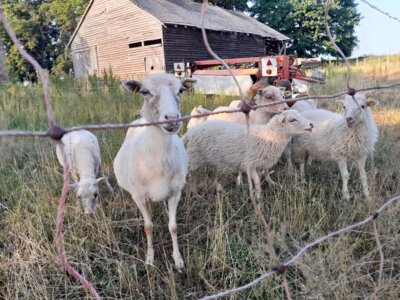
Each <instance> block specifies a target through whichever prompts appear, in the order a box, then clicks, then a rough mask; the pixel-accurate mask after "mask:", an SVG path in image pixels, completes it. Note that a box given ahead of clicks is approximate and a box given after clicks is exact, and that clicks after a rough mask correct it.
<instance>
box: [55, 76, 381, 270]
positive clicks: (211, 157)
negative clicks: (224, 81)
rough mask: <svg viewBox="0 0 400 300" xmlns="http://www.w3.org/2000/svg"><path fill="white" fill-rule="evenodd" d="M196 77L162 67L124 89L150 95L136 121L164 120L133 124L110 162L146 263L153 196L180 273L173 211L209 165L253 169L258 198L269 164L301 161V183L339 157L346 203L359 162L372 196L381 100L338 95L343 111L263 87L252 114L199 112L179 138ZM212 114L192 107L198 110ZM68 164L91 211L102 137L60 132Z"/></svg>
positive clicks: (365, 188) (151, 252) (364, 184)
mask: <svg viewBox="0 0 400 300" xmlns="http://www.w3.org/2000/svg"><path fill="white" fill-rule="evenodd" d="M194 84H195V80H194V79H192V78H186V79H183V80H182V81H181V80H179V79H177V78H175V77H174V76H173V75H171V74H165V73H157V74H152V75H150V76H148V77H147V78H146V79H145V80H144V81H143V83H141V82H139V81H136V80H129V81H125V82H124V83H123V86H124V87H125V89H127V90H128V91H131V92H139V93H140V94H141V95H142V96H143V98H144V104H143V107H142V109H141V118H140V119H138V120H135V121H134V122H133V123H132V124H144V123H148V122H160V121H161V122H163V123H162V124H159V125H156V126H143V127H131V128H129V130H128V131H127V134H126V137H125V140H124V142H123V144H122V146H121V148H120V149H119V151H118V153H117V155H116V157H115V159H114V173H115V176H116V179H117V182H118V185H119V186H120V187H121V188H123V189H124V190H126V191H128V192H129V193H130V194H131V196H132V198H133V200H134V202H135V203H136V205H137V206H138V208H139V210H140V212H141V214H142V215H143V218H144V230H145V233H146V238H147V252H146V263H148V264H152V263H153V262H154V249H153V223H152V218H151V213H150V211H149V209H148V203H147V201H148V200H152V201H155V202H158V201H163V200H166V199H167V200H168V216H169V223H168V227H169V231H170V234H171V237H172V243H173V252H172V257H173V259H174V263H175V267H176V268H177V269H178V270H179V271H181V270H182V269H184V261H183V259H182V256H181V253H180V251H179V247H178V238H177V225H176V211H177V207H178V203H179V200H180V198H181V191H182V188H183V187H184V185H185V183H186V177H187V175H188V173H192V172H195V171H196V170H198V169H199V168H205V167H207V168H210V169H214V170H217V171H218V172H222V173H225V174H238V175H239V178H240V176H241V173H247V175H248V176H249V177H250V178H251V180H252V182H253V184H254V187H255V196H256V197H260V196H261V193H262V190H261V184H260V176H259V173H260V171H264V172H265V175H266V180H267V181H268V182H269V183H271V184H274V182H273V181H272V179H271V177H270V172H269V170H270V169H271V168H272V167H273V166H274V165H275V164H276V163H277V161H278V160H279V158H280V157H281V156H282V155H283V156H286V159H287V160H288V162H289V163H291V160H292V157H293V158H296V159H297V160H298V161H299V162H300V175H301V177H302V178H303V179H304V176H305V165H306V163H309V162H310V161H311V160H317V161H334V162H336V163H337V165H338V167H339V170H340V173H341V177H342V182H343V185H342V194H343V198H345V199H349V198H350V193H349V190H348V180H349V172H348V168H347V162H348V160H350V159H354V160H355V161H356V162H357V166H358V170H359V174H360V180H361V184H362V188H363V193H364V196H365V197H366V198H367V199H370V195H369V189H368V183H367V175H366V172H365V162H366V158H367V156H369V155H371V154H372V153H373V151H374V145H375V143H376V142H377V139H378V129H377V126H376V124H375V123H374V120H373V118H372V113H371V110H370V109H369V107H370V106H371V105H374V104H376V101H375V100H370V99H366V97H365V96H364V95H362V94H356V95H355V96H349V95H347V96H345V97H344V99H343V100H339V101H340V102H341V103H342V104H343V108H344V113H343V114H342V115H341V114H338V113H335V112H332V111H328V110H324V109H317V108H316V105H315V102H314V101H313V100H306V101H298V102H296V103H295V105H293V106H292V107H291V108H290V109H289V107H288V105H287V104H286V103H285V102H282V101H283V100H284V96H283V93H282V92H281V90H280V89H278V88H277V87H275V86H266V87H262V88H260V89H259V90H258V91H257V93H256V95H255V103H256V104H257V105H264V104H268V103H272V102H281V103H278V104H274V105H270V106H262V107H261V108H258V109H256V110H251V111H250V113H249V116H248V122H249V124H251V126H250V127H247V126H246V122H247V120H246V116H245V115H244V113H242V112H233V113H226V112H225V113H221V114H215V115H210V116H208V117H205V116H204V117H203V116H197V117H196V118H195V119H194V118H193V119H191V121H190V123H189V124H188V131H187V132H186V134H185V135H184V136H183V137H182V138H180V137H179V136H178V134H177V133H178V132H179V131H180V129H181V127H182V121H179V120H177V119H179V118H180V117H181V114H180V101H181V99H180V98H181V94H182V93H183V92H185V91H187V90H190V89H192V88H193V86H194ZM238 105H241V101H233V102H232V103H231V104H230V106H228V107H220V108H217V109H216V110H215V111H218V110H225V111H226V110H236V111H237V107H238ZM204 112H208V111H207V110H205V109H204V108H202V107H196V108H194V110H193V111H192V115H196V114H202V113H204ZM62 142H63V144H64V145H65V152H66V160H67V161H68V164H69V165H70V166H71V172H72V175H73V178H74V180H75V181H76V183H74V184H73V186H74V187H75V190H76V195H77V199H78V201H79V202H80V203H81V204H82V205H83V207H84V209H85V213H94V212H95V209H96V203H97V201H98V198H99V188H98V183H99V182H100V181H102V180H105V181H106V182H107V185H108V186H109V188H111V186H110V185H109V183H108V181H107V179H106V178H105V177H101V178H96V177H97V173H98V171H99V168H100V164H101V157H100V149H99V144H98V141H97V138H96V136H94V135H93V134H92V133H91V132H89V131H86V130H80V131H73V132H70V133H68V134H65V135H64V136H63V138H62ZM57 157H58V160H59V161H60V163H61V165H64V160H63V156H62V151H61V149H60V147H59V146H57Z"/></svg>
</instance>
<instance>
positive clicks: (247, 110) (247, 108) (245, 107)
mask: <svg viewBox="0 0 400 300" xmlns="http://www.w3.org/2000/svg"><path fill="white" fill-rule="evenodd" d="M240 109H241V110H242V112H243V113H244V114H246V115H248V114H249V113H250V111H251V110H252V109H253V107H252V106H251V105H250V104H249V103H247V102H245V101H243V102H242V105H241V106H240Z"/></svg>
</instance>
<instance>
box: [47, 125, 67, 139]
mask: <svg viewBox="0 0 400 300" xmlns="http://www.w3.org/2000/svg"><path fill="white" fill-rule="evenodd" d="M65 133H66V131H65V130H64V129H63V128H61V127H60V126H57V125H53V126H51V127H50V128H49V130H47V135H48V136H49V137H51V138H52V139H53V140H56V141H59V140H61V139H62V137H63V136H64V134H65Z"/></svg>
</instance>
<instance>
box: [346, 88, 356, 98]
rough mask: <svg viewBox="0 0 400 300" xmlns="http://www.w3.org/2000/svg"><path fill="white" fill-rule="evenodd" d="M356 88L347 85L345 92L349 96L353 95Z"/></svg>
mask: <svg viewBox="0 0 400 300" xmlns="http://www.w3.org/2000/svg"><path fill="white" fill-rule="evenodd" d="M356 92H357V91H356V89H354V88H352V87H348V88H347V94H349V95H350V96H352V97H353V96H354V95H355V94H356Z"/></svg>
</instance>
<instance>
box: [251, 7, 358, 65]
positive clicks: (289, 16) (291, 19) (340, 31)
mask: <svg viewBox="0 0 400 300" xmlns="http://www.w3.org/2000/svg"><path fill="white" fill-rule="evenodd" d="M252 4H253V5H252V6H251V8H250V9H249V12H250V14H251V15H252V16H254V17H255V18H257V19H258V20H259V21H260V22H263V23H265V24H267V25H268V26H270V27H272V28H274V29H275V30H278V31H279V32H281V33H283V34H285V35H286V36H288V37H289V38H290V39H291V40H290V43H289V45H288V52H291V53H294V54H296V55H298V56H299V57H315V56H318V55H321V54H325V55H327V54H329V55H332V56H336V55H337V53H336V50H335V49H334V48H333V46H332V44H331V43H330V42H329V39H328V37H327V35H326V32H325V26H324V5H325V1H321V0H281V1H272V0H255V1H252ZM329 17H330V20H329V27H330V30H331V32H332V35H333V37H334V39H335V42H336V43H337V44H338V46H339V47H340V48H341V49H342V51H343V52H344V54H345V55H346V56H350V55H351V52H352V51H353V49H354V47H355V46H357V43H358V40H357V37H356V36H355V26H357V25H358V24H359V22H360V19H361V16H360V14H359V13H358V12H357V4H356V3H355V0H336V1H334V3H333V5H332V8H331V9H330V11H329Z"/></svg>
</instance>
